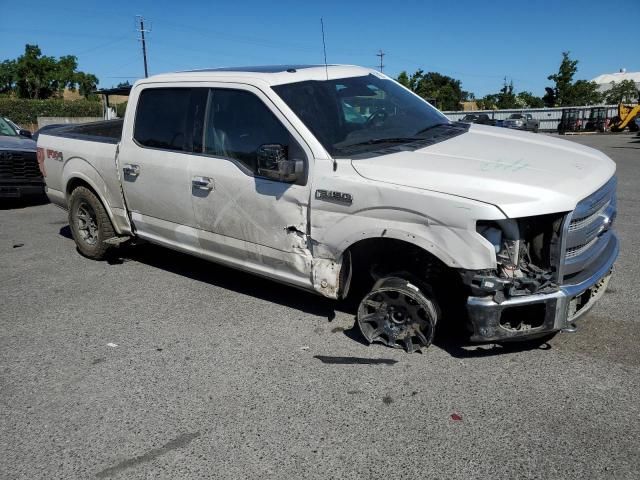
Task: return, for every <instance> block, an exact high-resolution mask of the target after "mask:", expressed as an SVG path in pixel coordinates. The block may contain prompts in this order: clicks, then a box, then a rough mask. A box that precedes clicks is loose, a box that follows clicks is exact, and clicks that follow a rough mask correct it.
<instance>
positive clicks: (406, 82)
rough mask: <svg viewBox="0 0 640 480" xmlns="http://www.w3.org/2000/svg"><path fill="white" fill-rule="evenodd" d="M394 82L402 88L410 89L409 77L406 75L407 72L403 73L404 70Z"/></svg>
mask: <svg viewBox="0 0 640 480" xmlns="http://www.w3.org/2000/svg"><path fill="white" fill-rule="evenodd" d="M396 80H397V81H398V83H399V84H400V85H402V86H404V87H407V88H410V87H409V75H407V72H405V71H404V70H403V71H401V72H400V74H399V75H398V78H396Z"/></svg>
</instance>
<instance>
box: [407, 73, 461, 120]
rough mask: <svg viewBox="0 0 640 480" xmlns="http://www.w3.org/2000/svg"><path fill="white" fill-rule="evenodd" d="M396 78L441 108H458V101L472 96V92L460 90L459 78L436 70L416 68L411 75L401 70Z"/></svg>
mask: <svg viewBox="0 0 640 480" xmlns="http://www.w3.org/2000/svg"><path fill="white" fill-rule="evenodd" d="M396 80H397V81H398V82H399V83H401V84H402V85H404V86H405V87H407V88H409V89H411V90H412V91H413V92H415V93H417V94H418V95H420V96H421V97H422V98H425V99H427V100H429V101H433V102H435V105H436V107H438V108H439V109H441V110H458V109H459V108H460V102H462V101H465V100H468V99H470V98H473V94H471V93H470V92H465V91H463V90H462V82H461V81H460V80H456V79H455V78H452V77H449V76H447V75H442V74H440V73H437V72H428V73H424V71H423V70H417V71H416V72H415V73H414V74H413V75H411V76H409V75H408V74H407V72H401V73H400V75H398V78H397V79H396Z"/></svg>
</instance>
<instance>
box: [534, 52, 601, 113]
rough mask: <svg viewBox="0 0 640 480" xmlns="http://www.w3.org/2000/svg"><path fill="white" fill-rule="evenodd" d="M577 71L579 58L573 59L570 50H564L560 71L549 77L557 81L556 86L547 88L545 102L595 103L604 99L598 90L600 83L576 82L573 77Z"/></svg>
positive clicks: (557, 103) (553, 104)
mask: <svg viewBox="0 0 640 480" xmlns="http://www.w3.org/2000/svg"><path fill="white" fill-rule="evenodd" d="M577 71H578V60H572V59H571V57H570V56H569V52H562V62H560V67H559V68H558V73H554V74H553V75H549V76H548V77H547V79H549V80H553V82H554V83H555V86H554V87H547V88H546V89H545V90H546V91H547V94H546V95H545V96H544V102H545V104H546V105H547V106H554V107H570V106H578V105H594V104H598V103H600V102H601V101H602V95H601V94H600V93H599V92H598V85H597V84H596V83H595V82H588V81H587V80H578V81H576V82H575V83H574V81H573V77H574V75H575V74H576V72H577ZM552 102H553V103H552Z"/></svg>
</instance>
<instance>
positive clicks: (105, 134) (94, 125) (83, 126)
mask: <svg viewBox="0 0 640 480" xmlns="http://www.w3.org/2000/svg"><path fill="white" fill-rule="evenodd" d="M123 122H124V121H123V119H121V118H118V119H116V120H104V121H101V122H91V123H80V124H74V125H61V126H59V127H56V128H51V129H49V130H47V132H46V135H50V136H52V137H64V138H74V139H77V140H85V141H89V142H101V143H113V144H116V143H118V142H119V141H120V138H121V137H122V125H123Z"/></svg>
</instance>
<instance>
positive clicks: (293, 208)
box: [190, 85, 312, 285]
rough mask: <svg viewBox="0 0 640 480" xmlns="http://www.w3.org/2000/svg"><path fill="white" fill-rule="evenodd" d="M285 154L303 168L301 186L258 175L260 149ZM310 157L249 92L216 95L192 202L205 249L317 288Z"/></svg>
mask: <svg viewBox="0 0 640 480" xmlns="http://www.w3.org/2000/svg"><path fill="white" fill-rule="evenodd" d="M266 144H270V145H273V144H279V145H282V146H284V147H285V150H286V151H287V152H288V158H289V159H299V160H303V162H304V171H305V173H304V174H302V175H301V176H300V177H299V179H298V181H296V182H294V183H291V182H284V181H277V180H273V179H268V178H264V177H262V176H260V175H258V173H257V172H258V169H257V151H258V148H259V147H260V146H261V145H266ZM310 158H312V155H311V151H310V150H309V149H308V147H307V146H306V144H305V143H304V142H303V140H302V137H301V136H300V135H299V134H298V133H297V132H295V130H294V129H293V128H292V126H291V125H290V124H289V123H288V122H287V120H286V118H285V117H284V115H282V113H281V112H280V111H279V110H278V109H277V108H275V107H274V106H273V104H272V103H271V102H270V100H269V99H268V97H267V96H266V95H264V93H262V92H261V91H260V90H259V89H257V88H255V87H252V86H248V85H234V86H233V87H229V86H226V87H224V88H223V87H222V86H221V87H219V88H211V89H210V90H209V94H208V102H207V111H206V117H205V122H204V128H203V141H202V151H201V154H199V155H194V156H193V157H192V160H191V164H190V172H191V179H192V191H191V201H192V205H193V212H194V218H195V221H196V225H197V228H198V229H200V231H201V233H200V244H201V245H202V247H203V248H205V249H208V250H212V251H214V252H215V253H217V254H218V255H221V256H223V257H229V258H231V259H234V260H235V261H236V262H239V263H244V264H246V265H247V266H249V267H251V268H257V269H258V270H262V271H264V272H265V273H266V272H270V273H273V274H275V275H277V276H285V277H288V280H289V281H290V282H293V283H299V284H304V285H309V284H310V268H311V265H310V255H309V253H308V249H307V243H306V242H307V236H306V234H307V218H308V208H309V182H308V179H307V172H308V171H309V159H310Z"/></svg>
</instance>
